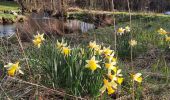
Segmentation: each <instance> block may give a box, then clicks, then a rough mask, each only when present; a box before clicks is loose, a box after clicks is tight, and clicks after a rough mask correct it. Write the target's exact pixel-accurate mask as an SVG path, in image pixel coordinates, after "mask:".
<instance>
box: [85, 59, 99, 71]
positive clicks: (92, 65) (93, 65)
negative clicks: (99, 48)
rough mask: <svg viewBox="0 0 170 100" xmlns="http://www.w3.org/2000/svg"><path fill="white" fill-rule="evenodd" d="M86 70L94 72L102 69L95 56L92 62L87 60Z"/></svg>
mask: <svg viewBox="0 0 170 100" xmlns="http://www.w3.org/2000/svg"><path fill="white" fill-rule="evenodd" d="M86 62H87V64H86V66H85V67H86V68H89V69H90V70H92V71H95V70H96V69H97V68H101V67H100V65H99V64H98V62H99V61H97V60H95V56H93V57H92V58H91V59H90V60H86Z"/></svg>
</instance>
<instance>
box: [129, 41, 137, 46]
mask: <svg viewBox="0 0 170 100" xmlns="http://www.w3.org/2000/svg"><path fill="white" fill-rule="evenodd" d="M129 44H130V46H132V47H134V46H136V45H137V41H136V40H130V41H129Z"/></svg>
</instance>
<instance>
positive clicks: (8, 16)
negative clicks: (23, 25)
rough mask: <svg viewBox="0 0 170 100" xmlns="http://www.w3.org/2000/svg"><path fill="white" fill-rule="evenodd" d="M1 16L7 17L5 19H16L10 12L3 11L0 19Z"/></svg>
mask: <svg viewBox="0 0 170 100" xmlns="http://www.w3.org/2000/svg"><path fill="white" fill-rule="evenodd" d="M2 17H3V18H7V19H13V20H14V19H16V16H14V15H12V14H4V13H3V14H0V19H1V18H2Z"/></svg>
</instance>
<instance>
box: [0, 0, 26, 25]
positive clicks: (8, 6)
mask: <svg viewBox="0 0 170 100" xmlns="http://www.w3.org/2000/svg"><path fill="white" fill-rule="evenodd" d="M23 21H24V16H22V15H20V9H19V5H18V4H17V3H16V2H13V1H1V2H0V24H12V23H16V22H23Z"/></svg>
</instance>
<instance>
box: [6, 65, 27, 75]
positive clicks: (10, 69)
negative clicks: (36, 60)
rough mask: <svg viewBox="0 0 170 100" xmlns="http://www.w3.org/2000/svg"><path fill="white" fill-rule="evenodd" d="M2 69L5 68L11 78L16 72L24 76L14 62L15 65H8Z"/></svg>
mask: <svg viewBox="0 0 170 100" xmlns="http://www.w3.org/2000/svg"><path fill="white" fill-rule="evenodd" d="M4 67H6V68H7V70H8V75H9V76H11V77H13V76H14V75H15V74H16V73H17V72H19V73H21V74H24V73H23V72H22V71H21V70H20V66H19V62H16V63H15V64H13V63H8V65H5V66H4Z"/></svg>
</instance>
